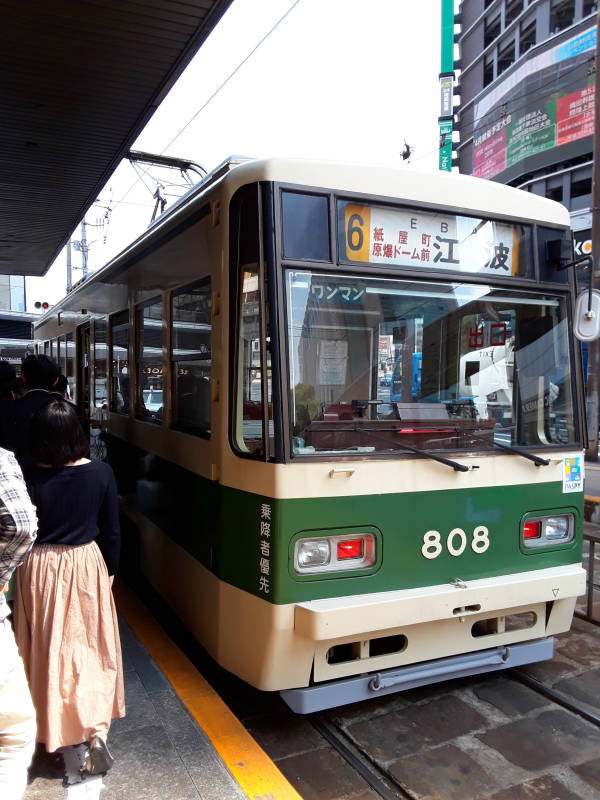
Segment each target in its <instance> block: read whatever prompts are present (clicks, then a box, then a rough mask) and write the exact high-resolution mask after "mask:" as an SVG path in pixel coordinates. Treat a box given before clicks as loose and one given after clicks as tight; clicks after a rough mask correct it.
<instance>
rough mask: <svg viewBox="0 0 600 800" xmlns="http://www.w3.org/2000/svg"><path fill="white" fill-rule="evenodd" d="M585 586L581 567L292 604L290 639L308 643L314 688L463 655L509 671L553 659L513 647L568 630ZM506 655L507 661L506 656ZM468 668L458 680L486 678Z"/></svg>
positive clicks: (543, 651) (548, 652)
mask: <svg viewBox="0 0 600 800" xmlns="http://www.w3.org/2000/svg"><path fill="white" fill-rule="evenodd" d="M585 580H586V573H585V570H584V569H583V568H582V567H581V564H573V565H568V566H561V567H551V568H548V569H543V570H535V571H531V572H525V573H517V574H513V575H503V576H498V577H494V578H483V579H478V580H472V581H464V582H463V581H457V582H455V584H442V585H437V586H429V587H419V588H414V589H403V590H398V591H392V592H381V593H376V594H368V595H358V596H354V597H341V598H333V599H326V600H314V601H310V602H305V603H298V604H296V607H295V612H294V633H295V634H296V635H299V636H301V637H303V638H305V639H308V640H310V641H312V642H313V646H314V663H313V679H314V682H315V683H320V682H327V681H331V680H334V679H338V680H339V679H342V678H346V677H349V676H357V675H358V674H359V673H367V672H368V673H372V672H377V671H380V670H387V669H390V668H398V667H404V666H406V665H423V663H424V662H432V661H435V660H436V659H440V658H442V659H447V658H452V657H455V656H459V655H462V654H471V656H470V657H471V658H473V657H475V656H478V655H480V654H482V653H483V652H484V651H488V650H489V651H491V650H494V649H498V648H499V650H497V652H499V653H500V661H499V662H497V663H496V664H495V666H494V665H492V668H497V669H504V668H506V667H507V666H514V665H515V662H514V659H515V658H517V657H518V659H519V663H530V662H531V661H537V660H542V659H546V658H551V657H552V645H551V643H550V644H547V645H544V646H543V647H540V648H533V649H532V650H531V652H530V653H529V655H527V656H526V655H525V653H526V649H525V650H523V649H522V648H521V650H520V651H515V650H514V646H515V645H517V644H521V643H524V642H534V641H535V640H539V641H542V640H546V641H549V640H548V637H550V636H552V635H554V634H557V633H561V632H563V631H566V630H568V629H569V627H570V625H571V620H572V617H573V611H574V609H575V603H576V599H577V597H578V596H579V595H580V594H582V593H583V592H584V591H585ZM506 648H509V649H510V651H511V652H512V653H513V655H507V654H506V653H507V651H506ZM517 652H519V653H520V654H519V655H518V656H517V655H516V653H517ZM523 658H526V659H527V660H525V661H524V660H522V659H523ZM484 660H485V659H484ZM469 669H471V670H472V671H471V672H466V673H462V674H474V672H481V671H486V669H484V668H483V667H482V668H481V669H475V667H474V666H473V665H471V667H469ZM452 671H453V668H451V669H450V673H452ZM459 672H460V669H459ZM440 674H444V670H443V669H442V670H441V672H440ZM447 677H451V674H448V675H447ZM443 679H444V677H441V678H438V680H443ZM428 682H431V681H428ZM412 685H420V684H412ZM405 688H406V687H405ZM396 691H397V689H396ZM375 694H376V692H375ZM369 696H374V695H373V694H370V695H369ZM357 699H359V698H357ZM343 702H351V701H350V700H348V699H347V700H345V701H343Z"/></svg>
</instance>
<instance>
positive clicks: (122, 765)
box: [25, 581, 300, 800]
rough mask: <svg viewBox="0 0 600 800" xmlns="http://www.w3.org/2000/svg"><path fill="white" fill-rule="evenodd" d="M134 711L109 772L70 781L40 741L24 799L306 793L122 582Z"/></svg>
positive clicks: (118, 587)
mask: <svg viewBox="0 0 600 800" xmlns="http://www.w3.org/2000/svg"><path fill="white" fill-rule="evenodd" d="M115 596H116V601H117V608H118V612H119V621H120V627H121V643H122V647H123V667H124V677H125V701H126V707H127V715H126V717H124V718H123V719H120V720H115V721H114V722H113V724H112V726H111V730H110V734H109V747H110V749H111V751H112V754H113V755H114V757H115V764H114V766H113V767H112V769H111V770H110V771H109V772H108V773H107V774H106V775H105V776H104V777H101V776H97V777H92V778H88V779H87V780H86V781H83V782H82V783H80V784H76V785H74V786H69V787H63V785H62V778H63V774H64V771H63V763H62V757H61V756H58V755H56V754H47V753H45V751H44V750H43V748H39V747H38V750H37V751H36V755H35V757H34V761H33V764H32V767H31V769H30V774H29V783H28V787H27V791H26V793H25V800H98V799H99V800H238V799H239V800H244V798H252V800H300V795H299V794H298V793H297V792H296V791H295V790H294V788H293V787H292V786H291V785H290V784H289V783H288V781H287V780H286V778H285V777H284V776H283V775H282V773H281V772H280V771H279V769H278V768H277V767H276V766H275V764H274V763H273V761H272V760H271V759H270V758H269V757H268V756H267V755H266V753H265V752H264V751H263V750H262V748H261V747H260V746H259V745H258V744H257V742H256V741H255V740H254V739H253V738H252V736H251V735H250V734H249V733H248V732H247V730H246V729H245V728H244V726H243V725H242V724H241V723H240V722H239V720H238V719H237V718H236V717H235V716H234V714H233V713H232V712H231V711H230V710H229V708H228V707H227V706H226V705H225V703H224V702H223V701H222V700H221V699H220V697H219V696H218V695H217V694H216V693H215V692H214V690H213V689H212V688H211V687H210V686H209V684H208V683H207V682H206V681H205V679H204V678H203V677H202V676H201V675H200V673H199V672H198V671H197V670H196V668H195V667H194V666H193V664H192V663H191V662H190V661H189V660H188V659H187V657H186V656H185V655H184V654H183V653H182V652H181V650H179V649H178V648H177V646H176V645H175V644H174V643H173V642H172V641H171V640H170V639H169V637H168V636H167V635H166V634H165V632H164V631H163V629H162V628H161V627H160V626H159V625H158V623H157V622H156V621H155V620H154V619H153V618H152V617H151V616H150V614H149V612H148V611H147V610H146V609H145V608H144V606H143V605H142V604H141V602H140V601H139V600H138V598H137V597H136V596H135V595H134V594H133V593H132V592H131V590H130V589H129V588H128V587H127V586H125V585H124V584H123V583H119V582H118V581H117V583H116V584H115Z"/></svg>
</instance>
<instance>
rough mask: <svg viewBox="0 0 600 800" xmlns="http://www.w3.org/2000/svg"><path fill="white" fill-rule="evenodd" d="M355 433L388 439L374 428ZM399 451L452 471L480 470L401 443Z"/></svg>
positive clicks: (356, 429)
mask: <svg viewBox="0 0 600 800" xmlns="http://www.w3.org/2000/svg"><path fill="white" fill-rule="evenodd" d="M353 430H355V431H360V432H361V433H374V434H375V438H380V439H383V438H386V437H383V436H379V437H378V436H377V433H378V432H377V431H375V430H373V428H353ZM387 430H391V431H397V430H398V428H388V429H387ZM398 449H402V450H410V452H411V453H416V454H417V455H419V456H426V457H427V458H431V459H433V461H439V463H440V464H445V465H446V466H447V467H452V469H454V470H456V472H469V470H471V469H479V467H467V466H466V465H465V464H459V463H458V461H452V460H451V459H450V458H444V457H443V456H438V455H435V453H431V452H429V450H421V448H420V447H413V446H412V445H409V444H404V442H401V443H400V444H399V445H398Z"/></svg>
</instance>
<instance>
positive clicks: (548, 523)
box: [521, 514, 575, 549]
mask: <svg viewBox="0 0 600 800" xmlns="http://www.w3.org/2000/svg"><path fill="white" fill-rule="evenodd" d="M574 535H575V520H574V518H573V515H572V514H556V515H552V516H548V517H542V516H539V517H527V518H526V519H525V520H524V521H523V524H522V525H521V538H522V541H523V545H524V546H525V547H526V548H528V549H529V548H537V547H544V546H547V547H549V546H551V545H556V544H566V543H567V542H570V541H572V539H573V536H574Z"/></svg>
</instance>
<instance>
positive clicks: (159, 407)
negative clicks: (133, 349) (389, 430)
mask: <svg viewBox="0 0 600 800" xmlns="http://www.w3.org/2000/svg"><path fill="white" fill-rule="evenodd" d="M163 317H164V314H163V301H162V298H158V297H157V298H155V299H154V300H151V301H150V302H148V303H146V304H144V305H143V306H138V308H137V309H136V330H137V369H138V382H137V384H138V395H137V402H136V414H135V415H136V417H137V418H138V419H143V420H145V421H146V422H154V423H155V424H156V425H160V424H161V422H162V419H163V411H164V392H163V386H164V384H163V342H164V334H163Z"/></svg>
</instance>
